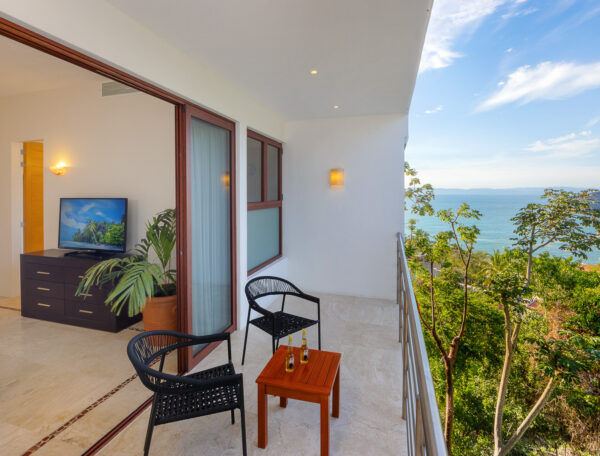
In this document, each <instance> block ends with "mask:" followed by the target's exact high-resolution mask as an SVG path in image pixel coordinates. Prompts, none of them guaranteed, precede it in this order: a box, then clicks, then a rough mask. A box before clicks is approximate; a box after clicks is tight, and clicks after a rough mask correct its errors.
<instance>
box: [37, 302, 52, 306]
mask: <svg viewBox="0 0 600 456" xmlns="http://www.w3.org/2000/svg"><path fill="white" fill-rule="evenodd" d="M37 305H38V306H41V307H51V306H50V304H44V303H43V302H38V303H37Z"/></svg>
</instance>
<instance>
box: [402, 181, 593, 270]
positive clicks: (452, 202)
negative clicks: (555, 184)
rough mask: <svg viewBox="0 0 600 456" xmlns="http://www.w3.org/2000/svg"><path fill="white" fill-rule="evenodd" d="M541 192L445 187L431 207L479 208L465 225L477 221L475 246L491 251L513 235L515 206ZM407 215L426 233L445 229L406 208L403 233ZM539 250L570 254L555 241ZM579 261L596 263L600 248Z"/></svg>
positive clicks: (508, 244)
mask: <svg viewBox="0 0 600 456" xmlns="http://www.w3.org/2000/svg"><path fill="white" fill-rule="evenodd" d="M541 194H542V191H541V190H540V191H539V192H535V191H531V190H529V189H524V190H523V191H522V192H517V191H515V190H513V191H511V190H508V191H503V190H499V191H491V190H484V191H480V192H478V191H477V190H473V191H464V190H463V191H461V190H458V191H456V193H453V191H452V189H446V190H444V191H442V192H440V191H438V190H436V197H435V200H434V201H433V207H434V209H435V210H436V211H437V210H440V209H448V208H451V209H453V210H456V209H458V208H459V207H460V205H461V204H462V203H463V202H464V203H467V204H469V205H470V206H471V207H472V208H473V209H477V210H478V211H480V212H481V213H482V214H483V215H482V217H481V218H480V219H479V220H474V219H471V220H470V221H468V222H467V223H468V224H469V225H472V224H475V225H477V226H478V227H479V229H480V231H481V233H480V235H479V239H478V241H477V245H476V246H475V248H476V249H477V250H484V251H486V252H489V253H493V251H494V250H503V249H504V248H505V247H511V246H512V241H511V240H510V238H511V237H514V233H513V230H514V225H513V222H511V221H510V219H511V218H512V217H514V216H515V215H516V213H517V211H518V210H519V209H521V208H522V207H525V206H526V205H527V204H529V203H536V202H540V201H541V198H540V196H539V195H541ZM409 209H410V206H409ZM411 218H412V219H416V220H417V228H420V229H423V230H425V231H427V232H428V233H430V234H437V233H439V232H440V231H445V230H448V229H449V228H448V225H446V224H444V223H442V222H440V221H439V220H438V219H437V218H435V217H419V216H418V215H414V214H411V213H410V211H407V212H406V213H405V222H406V227H405V228H406V233H407V234H408V220H409V219H411ZM543 251H547V252H549V253H550V254H552V255H556V256H561V257H565V258H566V257H568V256H570V255H569V254H568V253H567V252H564V251H562V250H560V249H559V248H558V246H557V245H549V246H547V247H546V248H544V249H543ZM582 262H584V263H590V264H599V263H600V251H598V250H594V251H593V252H590V254H588V259H587V260H585V261H583V260H582Z"/></svg>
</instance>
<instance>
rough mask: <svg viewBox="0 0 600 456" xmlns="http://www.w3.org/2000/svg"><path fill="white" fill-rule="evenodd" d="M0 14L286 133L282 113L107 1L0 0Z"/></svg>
mask: <svg viewBox="0 0 600 456" xmlns="http://www.w3.org/2000/svg"><path fill="white" fill-rule="evenodd" d="M165 5H166V6H165V8H166V7H167V4H165ZM0 16H2V17H5V18H7V19H9V20H11V21H16V22H18V23H21V24H22V25H24V26H26V27H27V28H29V29H32V30H35V31H37V32H39V33H41V34H42V35H45V36H47V37H49V38H52V39H55V40H56V41H59V42H62V43H64V44H66V45H68V46H69V47H71V48H76V49H79V50H81V51H82V52H84V53H85V54H87V55H90V56H93V57H95V58H98V59H99V60H102V61H104V62H107V63H109V64H110V65H112V66H116V67H118V68H121V69H124V70H125V71H127V72H128V73H130V74H134V75H138V76H139V77H141V78H142V79H145V80H147V81H150V82H152V83H154V84H156V85H158V86H161V87H164V88H166V89H167V90H169V91H170V92H173V93H176V94H179V95H181V96H182V97H184V98H187V99H188V100H191V101H193V102H195V103H198V104H200V105H202V106H205V107H207V108H209V109H211V110H213V111H215V112H218V113H220V114H222V115H224V116H227V117H229V118H231V119H234V120H237V121H239V122H242V123H245V124H247V125H251V126H252V128H255V129H256V130H257V131H261V132H263V133H265V134H267V135H270V136H273V137H275V138H281V137H282V134H283V122H284V119H283V117H282V116H281V115H280V114H279V113H276V112H273V111H271V110H269V109H267V108H265V107H264V106H263V105H262V104H261V103H260V102H259V101H257V100H256V99H254V98H253V97H252V96H250V95H248V94H247V93H246V92H244V91H243V90H240V89H239V88H238V87H236V86H234V85H232V84H230V83H229V82H228V81H225V80H223V79H222V78H221V77H219V76H218V75H217V74H215V73H214V72H213V71H212V70H210V69H209V68H207V67H206V66H204V65H202V64H201V63H200V62H199V61H198V60H196V59H194V58H192V57H190V56H189V55H188V54H186V53H185V52H183V51H181V50H180V49H178V48H176V47H174V46H172V45H171V44H170V43H168V42H167V41H165V40H164V39H162V38H161V37H159V36H158V35H156V34H155V33H153V32H152V31H151V30H150V29H148V28H146V27H144V26H143V25H141V24H140V23H138V22H136V21H134V20H133V19H131V18H130V17H129V16H127V15H126V14H124V13H123V12H121V11H120V10H118V9H117V8H115V7H113V6H112V5H110V4H109V3H107V2H106V1H103V0H86V1H81V0H52V1H51V2H49V1H48V0H0ZM240 45H242V44H240Z"/></svg>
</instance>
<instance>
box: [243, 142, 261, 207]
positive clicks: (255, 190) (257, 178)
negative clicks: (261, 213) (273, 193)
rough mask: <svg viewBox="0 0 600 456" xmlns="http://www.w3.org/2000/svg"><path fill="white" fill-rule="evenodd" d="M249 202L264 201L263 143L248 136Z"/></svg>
mask: <svg viewBox="0 0 600 456" xmlns="http://www.w3.org/2000/svg"><path fill="white" fill-rule="evenodd" d="M246 168H247V180H248V202H249V203H258V202H259V201H262V191H261V190H262V143H261V142H260V141H257V140H256V139H254V138H248V164H247V167H246Z"/></svg>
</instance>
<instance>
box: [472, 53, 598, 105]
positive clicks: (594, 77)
mask: <svg viewBox="0 0 600 456" xmlns="http://www.w3.org/2000/svg"><path fill="white" fill-rule="evenodd" d="M597 87H600V62H596V63H590V64H584V65H577V64H575V63H569V62H542V63H540V64H538V65H537V66H536V67H531V66H530V65H525V66H522V67H520V68H518V69H517V70H516V71H514V72H513V73H511V74H510V75H508V78H507V80H506V82H505V84H504V85H503V86H502V88H501V89H500V90H498V91H497V92H496V93H494V94H492V95H491V96H490V97H489V98H488V99H487V100H485V101H484V102H483V103H482V104H481V105H480V106H479V107H478V110H479V111H486V110H489V109H494V108H497V107H499V106H502V105H504V104H507V103H514V102H519V103H520V104H525V103H529V102H531V101H535V100H557V99H560V98H565V97H568V96H571V95H576V94H578V93H581V92H584V91H586V90H589V89H594V88H597Z"/></svg>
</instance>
